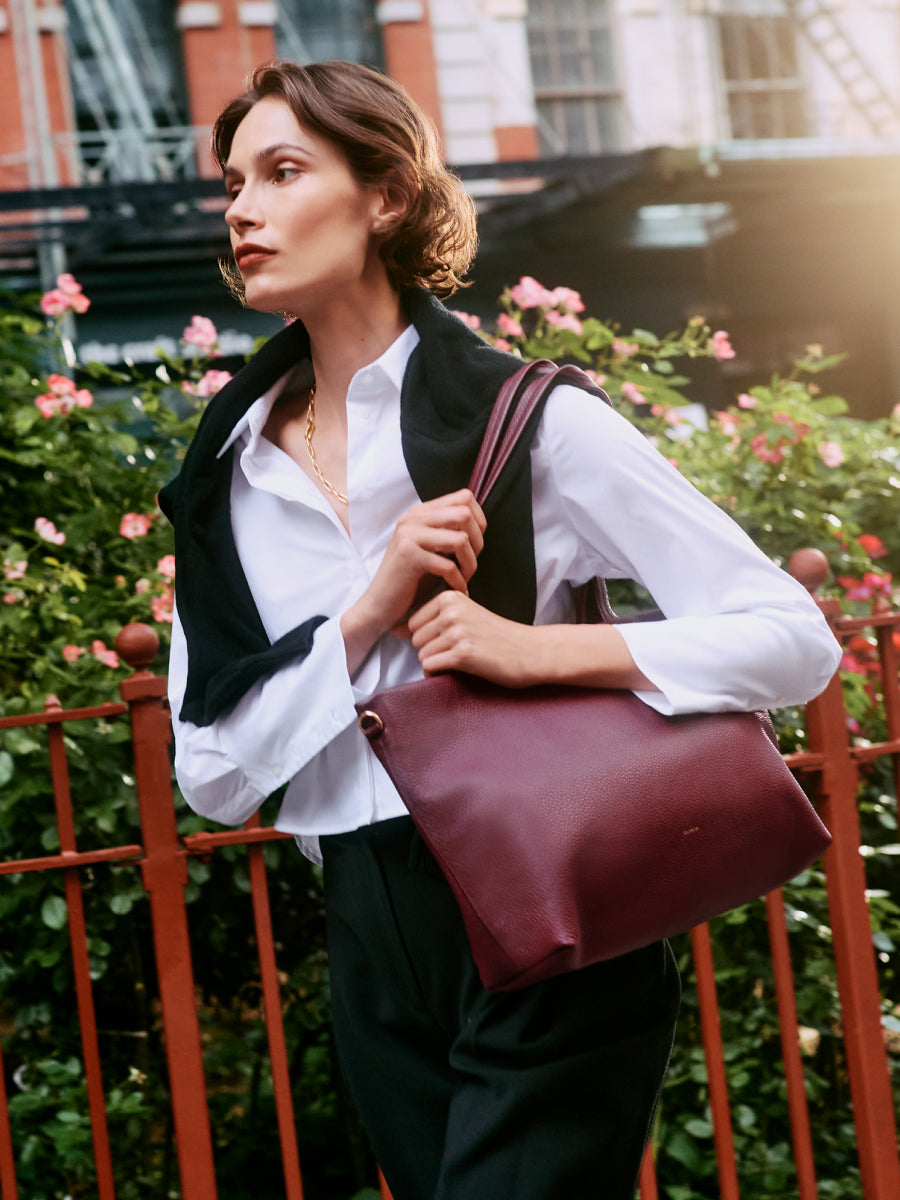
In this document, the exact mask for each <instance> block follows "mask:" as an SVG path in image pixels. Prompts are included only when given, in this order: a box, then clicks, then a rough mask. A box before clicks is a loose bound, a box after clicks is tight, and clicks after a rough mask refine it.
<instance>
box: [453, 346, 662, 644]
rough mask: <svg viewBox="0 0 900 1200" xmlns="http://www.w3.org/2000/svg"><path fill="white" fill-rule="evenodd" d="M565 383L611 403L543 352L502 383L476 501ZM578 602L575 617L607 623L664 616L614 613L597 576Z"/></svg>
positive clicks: (476, 472)
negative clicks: (537, 412) (536, 415)
mask: <svg viewBox="0 0 900 1200" xmlns="http://www.w3.org/2000/svg"><path fill="white" fill-rule="evenodd" d="M566 383H568V384H571V385H572V386H574V387H579V388H581V389H582V391H585V392H590V394H591V395H593V396H597V397H599V398H600V399H601V400H603V401H604V402H605V403H606V404H609V405H611V404H612V401H611V400H610V398H609V396H608V395H607V394H606V392H604V390H603V388H601V387H598V385H597V384H595V383H594V381H593V380H592V379H591V377H590V376H589V375H587V374H586V373H585V372H584V371H582V370H581V368H580V367H576V366H573V365H572V364H571V363H567V364H565V365H564V366H558V365H557V364H556V363H554V362H551V361H550V360H549V359H547V358H537V359H535V360H534V361H533V362H529V363H525V364H524V366H522V367H520V368H519V370H518V371H516V372H515V374H514V375H511V376H510V377H509V379H507V380H506V381H505V382H504V383H503V384H502V386H501V388H500V390H499V392H498V393H497V399H496V400H495V401H494V407H493V409H492V411H491V415H490V417H489V419H488V423H487V428H486V429H485V431H484V440H483V441H482V443H481V449H480V450H479V452H478V457H477V459H476V460H475V466H474V467H473V468H472V476H471V479H470V480H469V490H470V491H471V492H472V494H473V495H474V497H475V499H476V500H477V501H478V503H479V504H484V502H485V500H486V499H487V497H488V496H489V495H490V493H491V490H492V489H493V487H494V485H495V484H496V482H497V480H498V479H499V477H500V474H501V472H502V471H503V468H504V467H505V466H506V464H507V462H508V461H509V457H510V455H511V454H512V452H513V450H514V448H515V446H516V444H517V442H518V441H519V439H520V438H521V436H522V433H523V431H524V429H525V428H526V426H527V425H528V422H529V420H530V419H531V417H532V415H533V414H534V412H535V410H536V409H537V408H538V406H539V405H540V404H542V403H543V402H544V400H545V399H546V398H547V396H549V394H550V392H552V391H553V389H554V388H555V387H559V386H560V385H561V384H566ZM578 607H579V614H578V619H579V621H588V622H589V621H598V620H599V621H601V622H603V624H605V625H621V624H627V623H630V622H632V621H658V620H659V619H660V617H661V616H662V614H661V613H660V612H659V610H658V609H651V610H649V611H647V612H640V613H634V614H633V615H631V616H628V617H620V616H618V615H617V614H616V613H615V611H614V610H613V607H612V605H611V604H610V601H609V593H608V592H607V589H606V582H605V581H604V580H603V579H599V578H597V579H594V581H593V588H591V586H590V585H589V584H588V585H586V586H585V588H584V589H583V592H582V595H581V597H580V603H579V606H578Z"/></svg>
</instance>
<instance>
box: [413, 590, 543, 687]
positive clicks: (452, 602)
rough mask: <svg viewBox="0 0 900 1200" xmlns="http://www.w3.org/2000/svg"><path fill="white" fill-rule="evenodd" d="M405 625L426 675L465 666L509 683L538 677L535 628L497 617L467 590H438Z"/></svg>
mask: <svg viewBox="0 0 900 1200" xmlns="http://www.w3.org/2000/svg"><path fill="white" fill-rule="evenodd" d="M407 628H408V631H409V633H408V636H410V637H411V638H412V644H413V645H414V646H415V648H416V649H417V650H418V652H419V662H420V663H421V664H422V669H423V671H424V672H425V674H426V675H434V674H436V673H437V672H439V671H466V672H467V673H468V674H470V675H479V676H481V678H482V679H489V680H491V681H492V682H493V683H499V684H502V685H503V686H504V687H511V688H518V687H527V686H528V685H529V684H531V683H537V682H539V673H540V666H539V664H538V663H537V662H536V661H535V655H536V651H537V649H538V646H537V642H538V641H539V631H538V630H536V629H535V628H534V627H533V626H531V625H520V624H519V623H518V622H517V621H509V620H507V619H506V617H498V616H497V614H496V613H492V612H491V611H490V610H489V609H487V608H482V606H481V605H480V604H476V603H475V601H474V600H472V599H471V598H470V597H469V596H466V595H462V594H461V593H459V592H442V593H441V594H440V595H438V596H435V597H434V598H433V599H432V600H429V601H428V603H427V604H423V605H422V607H421V608H419V609H417V610H416V612H414V613H413V614H412V616H411V617H410V618H409V621H408V622H407ZM396 632H398V633H400V636H403V634H402V633H401V632H400V631H396ZM536 635H538V636H536Z"/></svg>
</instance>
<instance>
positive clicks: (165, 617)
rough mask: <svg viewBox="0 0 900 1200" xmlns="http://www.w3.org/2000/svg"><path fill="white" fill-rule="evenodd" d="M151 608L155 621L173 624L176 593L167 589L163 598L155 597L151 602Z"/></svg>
mask: <svg viewBox="0 0 900 1200" xmlns="http://www.w3.org/2000/svg"><path fill="white" fill-rule="evenodd" d="M150 607H151V609H152V610H153V620H154V621H159V622H160V623H162V622H164V621H165V622H168V623H169V624H170V625H171V624H172V617H173V615H174V612H175V592H174V591H173V590H172V588H170V587H167V588H166V590H165V591H164V592H163V594H162V595H161V596H154V597H153V599H152V600H151V601H150Z"/></svg>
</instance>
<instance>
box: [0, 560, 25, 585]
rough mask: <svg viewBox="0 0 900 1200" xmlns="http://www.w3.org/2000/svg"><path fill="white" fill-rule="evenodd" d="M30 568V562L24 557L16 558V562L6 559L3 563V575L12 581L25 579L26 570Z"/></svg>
mask: <svg viewBox="0 0 900 1200" xmlns="http://www.w3.org/2000/svg"><path fill="white" fill-rule="evenodd" d="M27 570H28V562H27V560H26V559H24V558H19V559H16V561H15V562H12V561H10V560H9V559H6V560H5V561H4V563H3V577H4V579H8V580H9V581H10V583H12V582H13V581H14V580H16V579H24V578H25V572H26V571H27Z"/></svg>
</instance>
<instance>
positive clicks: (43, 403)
mask: <svg viewBox="0 0 900 1200" xmlns="http://www.w3.org/2000/svg"><path fill="white" fill-rule="evenodd" d="M34 402H35V404H36V405H37V407H38V411H39V412H40V414H41V416H42V417H46V418H48V419H49V418H50V417H52V416H53V414H54V413H57V412H59V410H60V408H62V400H60V398H59V396H53V395H51V393H50V392H44V393H43V394H42V395H40V396H35V398H34Z"/></svg>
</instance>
